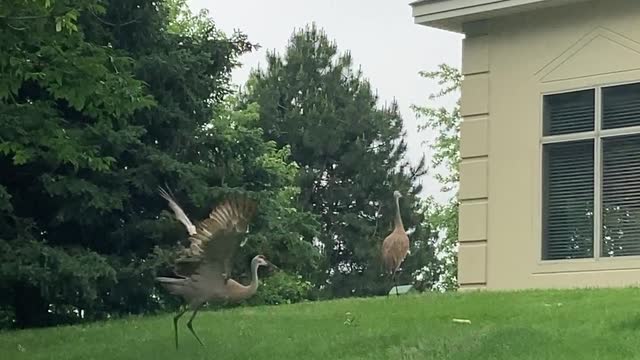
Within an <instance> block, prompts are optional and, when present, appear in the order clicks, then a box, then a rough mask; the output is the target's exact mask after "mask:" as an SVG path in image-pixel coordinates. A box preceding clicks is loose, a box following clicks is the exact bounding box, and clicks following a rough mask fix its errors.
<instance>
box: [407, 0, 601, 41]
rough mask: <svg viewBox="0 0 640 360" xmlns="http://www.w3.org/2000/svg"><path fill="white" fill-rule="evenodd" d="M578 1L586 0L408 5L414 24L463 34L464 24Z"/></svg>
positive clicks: (456, 0)
mask: <svg viewBox="0 0 640 360" xmlns="http://www.w3.org/2000/svg"><path fill="white" fill-rule="evenodd" d="M582 1H589V0H418V1H414V2H412V3H411V4H410V5H411V8H412V13H413V18H414V21H415V22H416V23H417V24H421V25H426V26H430V27H434V28H438V29H443V30H448V31H454V32H458V33H464V29H463V24H465V23H470V22H476V21H481V20H487V19H490V18H494V17H498V16H505V15H510V14H516V13H521V12H525V11H532V10H536V9H541V8H545V7H552V6H561V5H566V4H570V3H575V2H582Z"/></svg>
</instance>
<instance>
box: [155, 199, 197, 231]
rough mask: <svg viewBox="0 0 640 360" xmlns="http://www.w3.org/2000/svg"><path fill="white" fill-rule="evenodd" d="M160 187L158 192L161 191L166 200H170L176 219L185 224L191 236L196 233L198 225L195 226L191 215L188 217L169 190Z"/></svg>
mask: <svg viewBox="0 0 640 360" xmlns="http://www.w3.org/2000/svg"><path fill="white" fill-rule="evenodd" d="M158 189H159V190H158V192H159V193H160V196H162V197H163V198H164V199H165V200H167V201H168V202H169V207H170V208H171V210H173V213H174V214H176V219H178V221H180V222H181V223H182V224H184V226H185V227H186V228H187V231H188V232H189V235H190V236H192V235H195V234H196V227H195V226H193V223H191V220H189V217H187V214H185V213H184V211H183V210H182V208H181V207H180V205H178V203H177V202H176V200H175V199H174V198H173V196H172V195H171V194H169V192H167V190H165V189H163V188H162V187H159V188H158Z"/></svg>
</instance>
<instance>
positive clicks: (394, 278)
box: [393, 272, 400, 296]
mask: <svg viewBox="0 0 640 360" xmlns="http://www.w3.org/2000/svg"><path fill="white" fill-rule="evenodd" d="M393 283H394V284H395V285H396V296H400V294H398V273H397V272H394V273H393Z"/></svg>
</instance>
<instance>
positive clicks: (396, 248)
mask: <svg viewBox="0 0 640 360" xmlns="http://www.w3.org/2000/svg"><path fill="white" fill-rule="evenodd" d="M393 197H394V198H395V200H396V217H395V219H394V223H395V227H394V229H393V231H392V232H391V234H389V236H387V237H386V238H385V239H384V241H383V242H382V261H383V263H384V267H385V270H386V271H387V272H389V273H390V274H391V276H392V277H393V283H394V284H395V286H396V296H398V295H399V294H398V278H397V276H396V274H397V271H398V269H399V268H400V265H401V264H402V262H403V261H404V258H405V257H406V256H407V253H408V252H409V236H407V233H406V231H404V225H403V224H402V217H401V216H400V198H401V197H402V194H400V192H399V191H398V190H396V191H394V192H393Z"/></svg>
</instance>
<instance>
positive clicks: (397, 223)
mask: <svg viewBox="0 0 640 360" xmlns="http://www.w3.org/2000/svg"><path fill="white" fill-rule="evenodd" d="M394 222H395V226H396V229H404V224H402V217H401V216H400V198H399V197H398V196H396V218H395V221H394Z"/></svg>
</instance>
